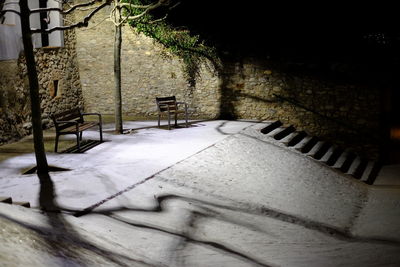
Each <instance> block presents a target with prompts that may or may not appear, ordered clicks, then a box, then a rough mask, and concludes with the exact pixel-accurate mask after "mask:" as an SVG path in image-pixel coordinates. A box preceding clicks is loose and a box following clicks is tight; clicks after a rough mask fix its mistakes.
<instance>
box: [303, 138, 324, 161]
mask: <svg viewBox="0 0 400 267" xmlns="http://www.w3.org/2000/svg"><path fill="white" fill-rule="evenodd" d="M324 143H325V141H317V143H316V144H315V145H314V146H313V147H312V148H311V150H310V151H308V152H307V153H306V155H307V156H310V157H314V156H315V154H317V152H318V151H319V150H320V149H321V147H322V146H323V145H324Z"/></svg>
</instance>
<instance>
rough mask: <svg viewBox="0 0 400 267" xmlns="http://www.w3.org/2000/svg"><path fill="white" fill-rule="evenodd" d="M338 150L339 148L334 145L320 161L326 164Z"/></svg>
mask: <svg viewBox="0 0 400 267" xmlns="http://www.w3.org/2000/svg"><path fill="white" fill-rule="evenodd" d="M336 148H337V147H336V146H335V145H332V146H331V147H329V149H328V150H327V151H326V153H325V155H323V156H322V158H320V159H319V161H321V162H323V163H325V164H326V163H327V162H328V160H329V158H330V157H331V156H332V154H333V152H334V151H335V149H336Z"/></svg>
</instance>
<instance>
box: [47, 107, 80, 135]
mask: <svg viewBox="0 0 400 267" xmlns="http://www.w3.org/2000/svg"><path fill="white" fill-rule="evenodd" d="M51 118H52V119H53V122H54V126H55V127H56V128H58V129H59V130H62V129H64V128H67V127H69V126H70V125H60V123H59V121H79V122H83V116H82V113H81V111H80V109H79V108H74V109H70V110H67V111H63V112H60V113H55V114H53V115H51Z"/></svg>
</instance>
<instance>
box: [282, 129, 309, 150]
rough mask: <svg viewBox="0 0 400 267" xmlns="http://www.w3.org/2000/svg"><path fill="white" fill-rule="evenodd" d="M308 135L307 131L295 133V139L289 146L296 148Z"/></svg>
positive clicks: (289, 142)
mask: <svg viewBox="0 0 400 267" xmlns="http://www.w3.org/2000/svg"><path fill="white" fill-rule="evenodd" d="M306 136H307V133H306V132H305V131H300V132H296V133H294V135H293V137H292V138H291V139H290V140H289V141H288V142H287V144H286V145H287V146H296V145H297V144H298V143H300V142H301V141H302V140H303V139H304V138H306Z"/></svg>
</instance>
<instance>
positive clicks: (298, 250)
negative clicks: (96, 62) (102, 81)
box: [0, 121, 400, 266]
mask: <svg viewBox="0 0 400 267" xmlns="http://www.w3.org/2000/svg"><path fill="white" fill-rule="evenodd" d="M152 125H155V123H154V122H127V123H125V128H131V129H136V130H134V131H132V132H131V133H129V134H124V135H112V134H109V133H107V129H109V130H110V131H109V132H111V129H112V125H106V127H105V128H106V134H105V139H106V142H104V143H102V144H100V145H98V146H96V147H94V148H92V149H90V150H88V151H87V152H85V153H81V154H77V153H73V154H68V153H63V154H55V153H49V154H48V160H49V163H50V164H51V165H54V166H57V167H63V168H68V169H71V171H66V172H52V173H51V174H50V177H48V178H50V179H51V182H49V181H47V183H44V182H42V185H41V184H40V182H39V179H38V177H37V175H35V174H31V175H21V170H23V169H26V168H27V167H29V166H33V165H34V156H33V154H25V155H20V156H18V157H14V158H10V159H7V160H5V161H3V162H0V170H1V171H0V196H11V197H12V198H13V199H14V200H16V201H29V202H30V203H31V205H32V206H34V207H37V206H39V202H40V201H42V202H43V199H44V198H46V197H47V200H48V201H52V196H54V199H53V201H54V202H55V203H54V204H56V205H57V206H59V207H61V209H62V210H63V212H61V213H44V212H42V211H40V210H38V209H27V208H22V207H19V206H15V205H7V204H0V226H1V227H0V229H1V235H0V265H1V266H61V265H62V266H64V265H65V266H75V265H77V266H113V265H116V266H399V265H400V189H399V188H398V187H382V186H367V185H365V184H363V183H361V182H358V181H356V180H354V179H351V178H349V177H346V176H344V175H342V174H340V173H338V172H336V171H333V170H331V169H329V168H327V167H326V166H324V165H322V164H319V163H318V162H316V161H314V160H312V159H311V158H307V157H305V156H304V155H301V154H300V153H297V152H296V151H293V150H290V149H288V148H286V147H283V146H282V145H280V144H279V143H278V142H275V141H274V140H273V139H272V138H268V137H265V136H264V135H262V134H261V133H260V132H259V129H260V128H262V127H263V123H257V122H255V121H203V122H197V123H193V125H192V126H191V127H190V128H178V129H173V130H171V131H168V130H164V129H158V128H147V127H149V126H152ZM85 134H86V132H85ZM85 134H84V135H85ZM97 136H98V133H97V132H96V131H90V132H88V133H87V134H86V138H90V139H96V138H97ZM84 137H85V136H84ZM46 190H47V191H46ZM40 194H41V195H42V199H39V195H40ZM82 211H83V212H82ZM76 212H78V215H81V216H79V217H75V216H73V214H75V215H76Z"/></svg>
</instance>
